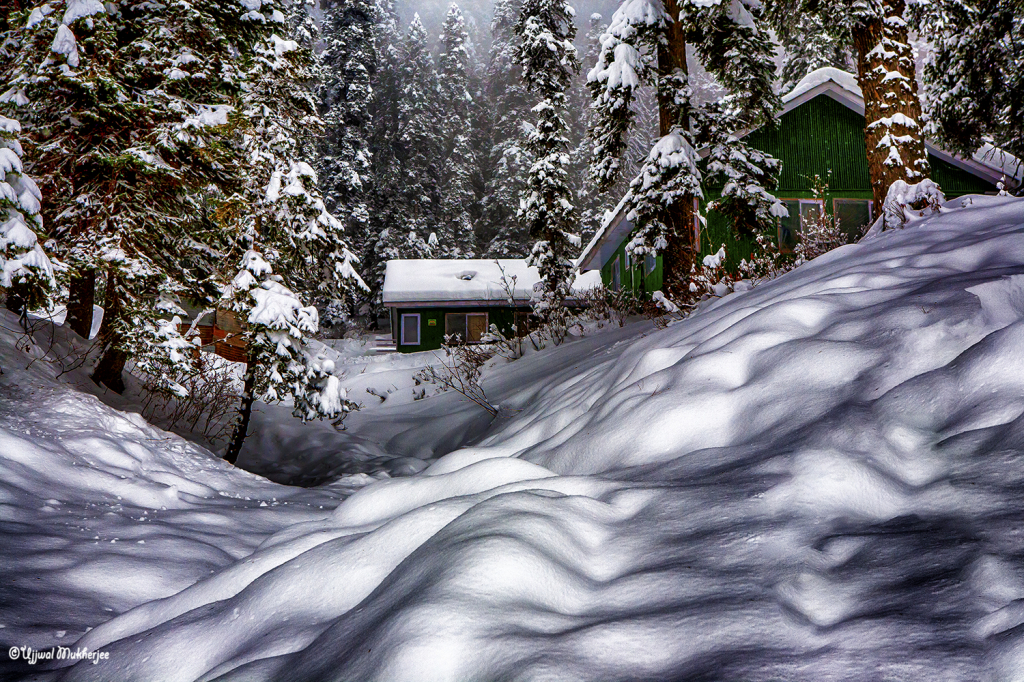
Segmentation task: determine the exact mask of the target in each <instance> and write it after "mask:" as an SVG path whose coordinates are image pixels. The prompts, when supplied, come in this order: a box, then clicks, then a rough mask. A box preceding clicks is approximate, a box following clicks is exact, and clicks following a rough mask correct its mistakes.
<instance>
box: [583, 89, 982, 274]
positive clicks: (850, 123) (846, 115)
mask: <svg viewBox="0 0 1024 682" xmlns="http://www.w3.org/2000/svg"><path fill="white" fill-rule="evenodd" d="M745 141H746V142H747V143H748V144H749V145H750V146H752V147H754V148H755V149H759V150H761V151H764V152H768V153H769V154H771V155H772V156H774V157H775V158H777V159H780V160H781V161H782V170H781V173H780V176H779V188H778V189H777V190H776V191H775V196H777V197H779V198H780V199H812V198H814V176H815V175H819V176H821V178H822V179H827V180H828V182H829V195H828V197H827V201H825V210H826V211H827V212H828V213H832V210H833V203H832V200H833V199H863V200H870V199H871V198H872V192H871V176H870V175H869V173H868V161H867V152H866V150H865V146H864V144H865V143H864V116H863V115H861V114H858V113H857V112H856V111H853V110H852V109H850V108H848V107H846V106H845V105H843V104H841V103H839V102H837V101H836V100H834V99H832V98H831V97H828V96H827V95H819V96H817V97H815V98H814V99H812V100H810V101H809V102H806V103H804V104H803V105H801V106H799V107H797V108H795V109H793V110H792V111H790V112H788V113H786V114H784V115H783V116H781V117H780V119H779V121H778V124H777V125H775V126H765V127H763V128H759V129H758V130H755V131H754V132H752V133H750V134H749V135H748V136H747V137H746V138H745ZM928 160H929V162H930V163H931V166H932V179H934V180H935V182H937V183H938V184H939V186H940V187H941V188H942V190H943V192H945V194H946V196H947V197H948V198H954V197H958V196H961V195H963V194H984V193H986V192H994V191H995V186H994V185H992V184H991V183H989V182H988V181H986V180H984V179H982V178H979V177H977V176H975V175H972V174H971V173H969V172H967V171H965V170H963V169H961V168H959V167H957V166H954V165H953V164H950V163H947V162H946V161H943V160H941V159H939V158H937V157H935V156H933V155H931V154H929V156H928ZM702 170H703V168H702ZM829 171H831V176H830V175H829ZM721 190H722V187H721V185H718V186H715V185H707V184H705V186H704V193H705V200H704V201H702V202H701V204H700V210H701V212H702V213H704V214H706V218H707V222H706V224H705V225H704V226H703V227H702V229H701V238H700V251H699V255H698V258H703V257H704V256H707V255H710V254H713V253H715V252H717V251H718V249H720V248H721V247H722V245H723V244H724V245H725V249H726V254H727V257H726V261H725V266H726V268H727V269H729V270H732V271H735V270H736V269H737V268H738V267H739V263H740V261H741V260H743V259H749V258H750V255H751V253H752V251H753V247H754V246H755V242H754V240H753V239H740V240H737V239H734V237H733V234H732V229H731V224H730V222H729V221H728V219H726V218H725V216H723V215H721V214H719V213H714V212H708V211H707V202H708V201H711V200H713V199H717V198H718V197H720V196H721ZM874 215H875V217H877V215H878V212H877V207H876V208H875V214H874ZM851 227H852V226H851ZM768 234H769V236H770V238H771V239H772V240H773V241H776V242H777V233H776V230H774V229H773V230H770V231H769V232H768ZM626 241H628V235H627V237H626V238H624V239H623V241H622V243H621V244H619V246H618V249H617V250H616V252H615V255H613V256H612V258H611V259H610V260H609V261H608V262H607V263H606V264H605V266H604V267H603V268H602V270H601V278H602V280H603V281H604V283H605V285H606V286H609V285H610V284H611V281H612V264H613V263H614V262H615V258H616V257H618V259H619V266H620V277H621V281H622V286H623V288H626V287H629V288H631V289H633V290H634V291H637V292H646V293H650V292H653V291H657V290H658V289H660V288H661V285H662V270H661V258H660V257H659V258H658V265H657V267H656V268H655V271H654V272H653V273H651V275H648V276H646V277H643V278H638V277H637V276H635V275H633V276H631V274H630V273H629V272H628V271H627V269H626V267H625V244H626Z"/></svg>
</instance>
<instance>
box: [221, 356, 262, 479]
mask: <svg viewBox="0 0 1024 682" xmlns="http://www.w3.org/2000/svg"><path fill="white" fill-rule="evenodd" d="M255 400H256V372H255V371H254V370H253V358H252V356H250V357H249V361H248V362H247V363H246V365H245V380H244V382H243V384H242V404H241V405H240V406H239V407H238V421H236V422H235V428H234V429H233V430H232V431H231V442H229V443H228V449H227V452H225V453H224V459H225V460H226V461H228V462H230V463H231V464H234V463H235V462H236V461H238V453H240V452H241V451H242V444H243V443H244V442H245V437H246V435H247V434H248V432H249V420H250V419H251V418H252V404H253V402H255Z"/></svg>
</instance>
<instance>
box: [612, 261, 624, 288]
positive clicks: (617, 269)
mask: <svg viewBox="0 0 1024 682" xmlns="http://www.w3.org/2000/svg"><path fill="white" fill-rule="evenodd" d="M621 288H622V264H621V263H620V262H619V257H618V256H616V257H615V260H614V261H612V291H618V290H619V289H621Z"/></svg>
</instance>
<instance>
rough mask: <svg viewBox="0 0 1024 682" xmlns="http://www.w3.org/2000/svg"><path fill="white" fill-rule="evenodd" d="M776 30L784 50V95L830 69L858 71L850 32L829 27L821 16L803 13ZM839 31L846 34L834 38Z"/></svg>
mask: <svg viewBox="0 0 1024 682" xmlns="http://www.w3.org/2000/svg"><path fill="white" fill-rule="evenodd" d="M773 28H774V29H775V36H776V38H777V39H778V41H779V44H780V45H781V46H782V70H781V73H780V75H779V83H780V85H779V92H780V93H783V94H784V93H787V92H790V91H791V90H792V89H793V88H795V87H796V85H797V83H799V82H800V80H801V79H802V78H803V77H804V76H806V75H807V74H809V73H811V72H812V71H816V70H817V69H820V68H823V67H826V66H831V67H835V68H837V69H842V70H843V71H849V72H853V70H854V69H855V68H856V67H855V66H854V58H853V47H852V44H851V43H852V39H851V37H850V35H849V33H848V31H843V28H844V27H839V26H835V25H832V26H826V25H825V23H824V22H823V21H822V20H821V16H820V15H818V14H812V13H807V12H800V13H798V14H797V15H796V17H786V20H785V21H780V22H773ZM847 28H848V27H847ZM837 29H838V30H840V31H842V32H841V34H840V35H838V36H837V35H835V34H834V31H835V30H837Z"/></svg>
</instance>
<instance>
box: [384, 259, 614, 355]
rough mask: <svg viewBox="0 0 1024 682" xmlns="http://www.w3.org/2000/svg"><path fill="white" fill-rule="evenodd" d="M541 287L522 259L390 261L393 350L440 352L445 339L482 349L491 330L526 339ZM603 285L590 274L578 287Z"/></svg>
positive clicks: (387, 296) (387, 285) (387, 295)
mask: <svg viewBox="0 0 1024 682" xmlns="http://www.w3.org/2000/svg"><path fill="white" fill-rule="evenodd" d="M538 281H540V276H539V274H538V272H537V268H533V267H527V265H526V261H524V260H521V259H511V258H509V259H499V260H468V259H467V260H391V261H388V263H387V266H386V270H385V274H384V287H383V294H382V295H383V299H384V306H385V307H386V308H387V309H388V311H389V313H390V317H391V338H392V340H393V341H394V343H395V348H396V350H398V351H399V352H401V353H415V352H419V351H426V350H437V349H438V348H440V347H441V344H442V342H443V341H444V338H445V336H446V335H447V336H453V337H454V336H456V335H457V336H458V338H459V339H461V340H462V341H464V342H466V343H480V342H481V340H482V337H483V335H484V334H485V333H486V332H487V331H488V329H489V328H490V326H491V325H492V324H493V325H496V326H497V328H498V330H499V331H501V333H502V334H504V335H505V336H512V335H513V334H519V335H523V334H525V333H526V332H527V331H528V330H529V328H530V312H531V307H530V299H531V298H532V296H533V285H534V284H536V283H537V282H538ZM599 283H600V280H599V278H598V277H597V273H592V274H588V275H583V276H578V277H577V278H576V283H575V284H574V287H575V288H576V289H577V290H578V289H579V288H581V287H585V286H596V285H597V284H599ZM513 326H514V327H515V328H513Z"/></svg>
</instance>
